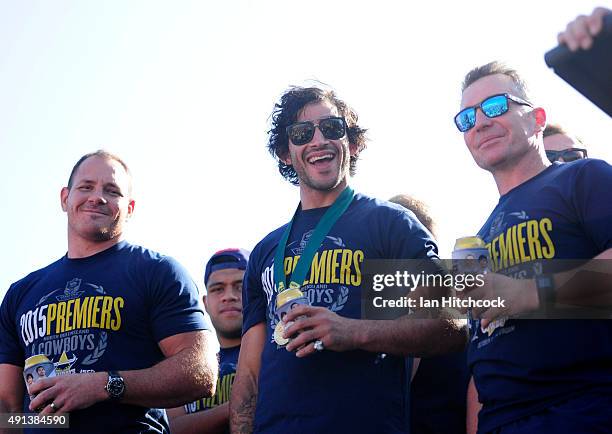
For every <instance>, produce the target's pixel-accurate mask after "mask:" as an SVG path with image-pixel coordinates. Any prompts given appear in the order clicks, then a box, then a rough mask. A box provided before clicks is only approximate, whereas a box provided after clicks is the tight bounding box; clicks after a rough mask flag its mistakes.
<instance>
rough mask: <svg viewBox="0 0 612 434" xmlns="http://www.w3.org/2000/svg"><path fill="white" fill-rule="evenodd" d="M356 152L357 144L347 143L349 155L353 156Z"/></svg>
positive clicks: (357, 149)
mask: <svg viewBox="0 0 612 434" xmlns="http://www.w3.org/2000/svg"><path fill="white" fill-rule="evenodd" d="M358 153H359V147H358V146H357V145H354V144H352V143H349V154H351V157H354V156H355V155H357V154H358Z"/></svg>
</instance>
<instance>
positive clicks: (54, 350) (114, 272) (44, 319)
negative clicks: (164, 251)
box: [0, 241, 210, 434]
mask: <svg viewBox="0 0 612 434" xmlns="http://www.w3.org/2000/svg"><path fill="white" fill-rule="evenodd" d="M202 329H210V326H209V325H208V323H207V322H206V320H205V317H204V313H203V311H202V310H201V309H200V307H199V305H198V291H197V288H196V286H195V283H194V282H193V280H192V279H191V278H190V277H189V275H188V273H187V271H186V270H185V269H184V268H183V267H182V266H181V265H180V264H179V263H178V262H176V261H175V260H174V259H172V258H170V257H167V256H163V255H160V254H158V253H155V252H153V251H150V250H147V249H145V248H143V247H139V246H135V245H131V244H129V243H127V242H125V241H122V242H119V243H118V244H116V245H114V246H112V247H110V248H108V249H106V250H104V251H102V252H100V253H97V254H95V255H93V256H90V257H87V258H80V259H69V258H68V257H67V256H64V257H63V258H61V259H60V260H58V261H56V262H54V263H53V264H51V265H49V266H47V267H45V268H43V269H41V270H38V271H35V272H34V273H31V274H30V275H28V276H27V277H25V278H23V279H22V280H20V281H18V282H16V283H14V284H13V285H11V287H10V289H9V291H8V292H7V294H6V297H5V298H4V300H3V302H2V306H1V307H0V363H8V364H12V365H16V366H24V361H25V359H26V358H28V357H30V356H32V355H37V354H45V355H46V356H47V357H48V358H49V359H50V360H51V361H52V362H53V363H54V365H55V371H56V373H57V374H58V375H66V374H73V373H85V372H100V371H108V370H120V371H126V370H133V369H144V368H149V367H151V366H153V365H155V364H156V363H158V362H160V361H162V360H163V359H164V355H163V354H162V352H161V350H160V348H159V346H158V342H159V341H161V340H162V339H164V338H167V337H170V336H173V335H176V334H179V333H184V332H190V331H195V330H202ZM128 387H129V386H128ZM28 405H29V397H28V396H27V394H26V396H24V411H27V412H29V410H27V407H28ZM70 426H71V432H83V433H95V432H100V433H102V432H103V433H111V432H121V433H131V432H167V431H168V421H167V418H166V413H165V411H164V410H163V409H152V408H144V407H138V406H133V405H124V404H117V403H114V402H110V401H104V402H102V403H98V404H95V405H93V406H92V407H89V408H87V409H84V410H79V411H75V412H72V413H71V415H70ZM28 432H37V431H35V430H32V431H28ZM40 432H44V433H47V434H49V433H51V432H55V431H54V430H49V429H44V430H42V431H40ZM57 432H64V430H58V431H57Z"/></svg>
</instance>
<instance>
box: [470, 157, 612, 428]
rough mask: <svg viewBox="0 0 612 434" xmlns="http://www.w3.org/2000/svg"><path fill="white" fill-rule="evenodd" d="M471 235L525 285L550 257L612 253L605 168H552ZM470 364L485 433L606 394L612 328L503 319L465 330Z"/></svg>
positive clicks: (609, 182) (610, 171) (611, 187)
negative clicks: (577, 398) (594, 393)
mask: <svg viewBox="0 0 612 434" xmlns="http://www.w3.org/2000/svg"><path fill="white" fill-rule="evenodd" d="M478 235H479V236H480V237H482V238H483V239H484V240H485V242H486V243H487V247H488V249H489V252H490V254H491V264H492V268H493V271H494V272H499V273H503V274H506V275H511V276H514V277H517V278H532V277H533V276H534V275H535V274H539V273H542V272H546V267H547V265H550V264H548V263H547V262H546V261H547V260H549V259H588V258H593V257H594V256H596V255H598V254H600V253H601V252H603V251H604V250H606V249H609V248H611V247H612V167H611V166H610V165H609V164H607V163H606V162H604V161H601V160H595V159H586V160H580V161H576V162H572V163H567V164H560V163H555V164H553V165H552V166H550V167H548V168H547V169H546V170H544V171H543V172H541V173H540V174H538V175H537V176H535V177H533V178H531V179H530V180H528V181H526V182H524V183H523V184H521V185H519V186H517V187H516V188H514V189H513V190H511V191H509V192H508V193H507V194H505V195H503V196H501V197H500V199H499V203H498V204H497V206H496V207H495V209H494V210H493V212H492V213H491V216H490V217H489V219H488V220H487V222H486V223H485V225H484V226H483V227H482V229H481V230H480V231H479V233H478ZM470 326H471V339H470V347H469V356H468V361H469V364H470V368H471V370H472V372H473V375H474V379H475V382H476V387H477V389H478V394H479V399H480V401H481V402H483V404H484V406H483V409H482V410H481V412H480V414H479V431H482V432H486V431H490V430H493V429H495V428H497V427H499V426H502V425H504V424H506V423H508V422H511V421H513V420H516V419H519V418H521V417H525V416H527V415H529V414H532V413H535V412H537V411H540V410H542V409H543V408H545V407H548V406H550V405H551V404H553V403H556V402H559V401H561V400H564V399H568V398H570V397H572V396H573V395H576V394H579V393H588V391H589V390H592V389H594V388H597V387H599V388H604V389H605V390H607V391H608V393H612V345H611V344H610V343H611V342H612V321H605V320H535V319H534V320H526V319H525V320H513V319H504V318H502V319H500V320H498V321H494V322H493V323H491V324H490V325H489V326H488V327H487V328H486V329H485V330H483V329H482V328H481V327H480V324H479V322H478V321H473V322H472V323H471V324H470Z"/></svg>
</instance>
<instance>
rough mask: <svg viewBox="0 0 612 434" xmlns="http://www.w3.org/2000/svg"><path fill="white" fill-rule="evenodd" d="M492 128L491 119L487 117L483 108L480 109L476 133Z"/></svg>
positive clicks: (477, 116)
mask: <svg viewBox="0 0 612 434" xmlns="http://www.w3.org/2000/svg"><path fill="white" fill-rule="evenodd" d="M490 126H491V118H489V117H487V116H485V114H484V113H483V112H482V110H481V108H480V107H478V108H477V109H476V124H475V125H474V129H475V130H476V131H480V130H483V129H486V128H488V127H490Z"/></svg>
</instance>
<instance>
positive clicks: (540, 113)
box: [533, 107, 546, 134]
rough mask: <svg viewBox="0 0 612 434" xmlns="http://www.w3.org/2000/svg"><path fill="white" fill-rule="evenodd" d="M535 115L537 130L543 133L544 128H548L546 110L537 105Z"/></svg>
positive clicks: (534, 110)
mask: <svg viewBox="0 0 612 434" xmlns="http://www.w3.org/2000/svg"><path fill="white" fill-rule="evenodd" d="M533 114H534V116H535V131H536V133H538V134H542V132H543V131H544V128H546V111H544V109H543V108H542V107H536V108H534V109H533Z"/></svg>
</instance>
